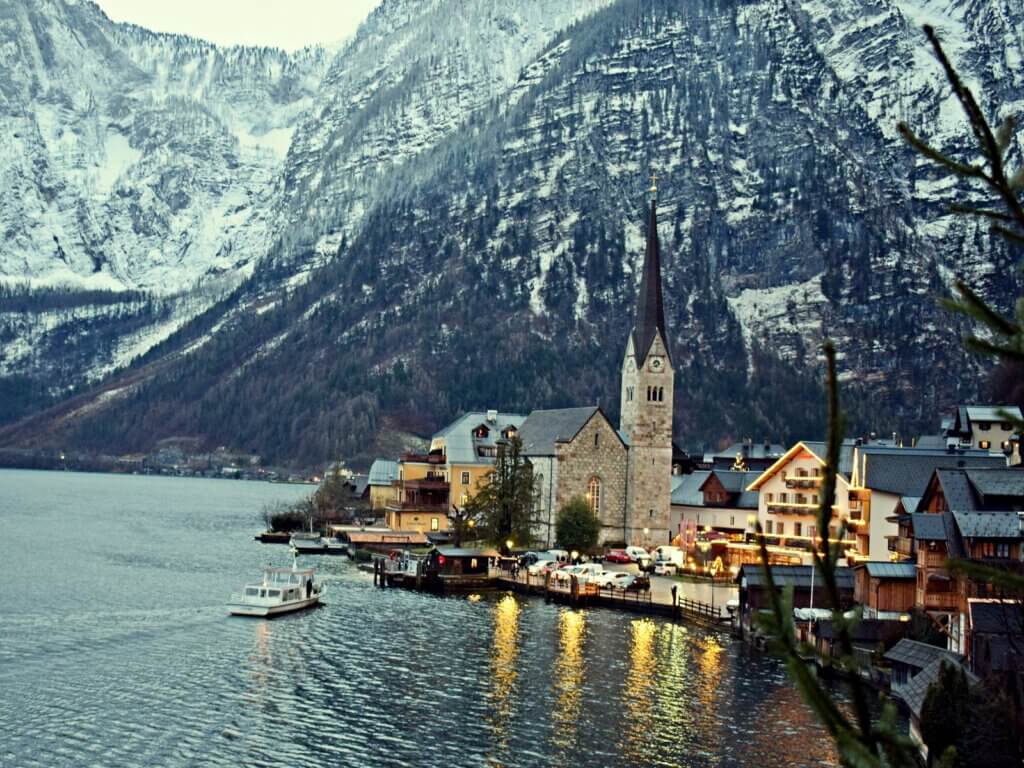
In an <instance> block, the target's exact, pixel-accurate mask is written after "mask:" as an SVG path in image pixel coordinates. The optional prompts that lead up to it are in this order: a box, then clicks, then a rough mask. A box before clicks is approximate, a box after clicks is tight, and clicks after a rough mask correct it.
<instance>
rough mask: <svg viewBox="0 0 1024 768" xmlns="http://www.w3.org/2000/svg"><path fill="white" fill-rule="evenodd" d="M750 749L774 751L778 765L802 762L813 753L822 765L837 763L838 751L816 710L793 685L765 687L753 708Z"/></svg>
mask: <svg viewBox="0 0 1024 768" xmlns="http://www.w3.org/2000/svg"><path fill="white" fill-rule="evenodd" d="M748 738H749V739H750V750H749V751H750V753H751V754H754V755H771V756H772V758H773V760H774V761H775V762H776V764H777V765H803V764H806V763H807V760H808V756H809V755H814V757H815V758H816V760H817V762H819V763H820V764H821V765H838V762H839V755H838V754H837V753H836V751H835V747H834V746H833V744H832V740H831V739H829V738H828V737H827V735H825V734H824V732H823V729H822V727H821V724H820V722H819V721H818V719H817V718H816V717H815V715H814V712H813V711H812V710H811V708H810V707H808V706H807V704H805V703H804V701H803V699H802V698H801V696H800V691H798V690H797V689H796V687H795V686H793V685H782V686H779V687H776V688H774V689H773V690H771V691H765V692H764V695H763V696H762V698H761V699H760V701H759V702H758V703H757V704H756V705H755V706H754V707H753V708H752V709H751V712H750V728H749V733H748Z"/></svg>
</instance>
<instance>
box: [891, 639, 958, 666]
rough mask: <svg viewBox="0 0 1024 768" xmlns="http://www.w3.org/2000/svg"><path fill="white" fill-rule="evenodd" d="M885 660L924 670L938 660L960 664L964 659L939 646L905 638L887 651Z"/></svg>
mask: <svg viewBox="0 0 1024 768" xmlns="http://www.w3.org/2000/svg"><path fill="white" fill-rule="evenodd" d="M883 658H885V659H888V660H889V661H894V662H896V663H897V664H906V665H907V666H908V667H915V668H917V669H924V668H925V667H927V666H928V665H929V664H931V663H932V662H933V661H935V660H936V659H949V660H950V661H952V662H954V663H957V664H959V663H960V662H961V661H963V658H964V657H963V656H960V655H959V654H956V653H953V652H952V651H948V650H946V649H945V648H940V647H939V646H937V645H929V644H928V643H922V642H919V641H917V640H911V639H909V638H906V637H904V638H902V639H901V640H900V641H899V642H898V643H896V645H894V646H893V647H892V648H890V649H889V650H888V651H886V653H885V656H884V657H883Z"/></svg>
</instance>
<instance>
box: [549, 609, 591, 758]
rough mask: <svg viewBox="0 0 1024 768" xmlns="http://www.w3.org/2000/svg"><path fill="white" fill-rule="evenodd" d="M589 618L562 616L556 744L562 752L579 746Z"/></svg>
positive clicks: (580, 614) (579, 613)
mask: <svg viewBox="0 0 1024 768" xmlns="http://www.w3.org/2000/svg"><path fill="white" fill-rule="evenodd" d="M585 629H586V615H585V614H584V613H583V612H582V611H567V610H566V611H562V612H561V613H560V614H559V617H558V645H559V649H558V658H556V659H555V706H554V707H553V708H552V712H551V716H552V720H553V721H554V728H553V729H552V739H551V742H552V745H553V746H554V747H555V748H557V749H559V750H566V749H572V748H573V747H574V746H575V744H576V728H577V725H578V723H579V721H580V717H581V715H582V712H580V704H581V702H582V698H583V635H584V631H585Z"/></svg>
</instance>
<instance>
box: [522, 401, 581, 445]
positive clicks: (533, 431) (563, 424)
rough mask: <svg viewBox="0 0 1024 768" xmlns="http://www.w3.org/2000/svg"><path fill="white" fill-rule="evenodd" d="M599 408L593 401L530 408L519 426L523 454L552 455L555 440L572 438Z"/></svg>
mask: <svg viewBox="0 0 1024 768" xmlns="http://www.w3.org/2000/svg"><path fill="white" fill-rule="evenodd" d="M600 410H601V409H600V408H598V407H597V406H596V405H588V406H584V407H582V408H556V409H554V410H547V411H533V412H532V413H530V415H529V416H527V417H526V421H524V422H523V425H522V426H521V427H520V428H519V439H520V440H522V441H523V453H524V454H525V455H526V456H554V455H555V443H563V442H568V441H570V440H572V439H573V438H574V437H576V435H577V434H578V433H579V431H580V430H581V429H583V427H584V425H586V423H587V422H588V421H590V419H591V418H592V417H593V415H594V414H595V413H598V412H599V411H600Z"/></svg>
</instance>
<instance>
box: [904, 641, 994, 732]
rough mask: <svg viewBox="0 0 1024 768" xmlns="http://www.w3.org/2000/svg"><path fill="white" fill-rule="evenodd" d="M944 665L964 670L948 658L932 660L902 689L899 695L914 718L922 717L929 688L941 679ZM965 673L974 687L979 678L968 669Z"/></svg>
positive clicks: (942, 657) (941, 657) (960, 665)
mask: <svg viewBox="0 0 1024 768" xmlns="http://www.w3.org/2000/svg"><path fill="white" fill-rule="evenodd" d="M942 664H954V665H955V666H959V667H960V668H961V669H963V665H962V664H958V663H956V662H955V661H953V660H951V659H949V658H948V657H947V656H940V657H939V658H937V659H934V660H932V661H931V662H930V663H929V664H928V666H926V667H924V669H922V670H921V671H920V672H918V673H917V674H916V675H914V676H913V677H912V678H910V682H908V683H907V684H906V685H905V686H903V687H902V688H900V691H899V695H900V697H901V698H902V699H903V700H904V701H905V702H907V706H908V707H909V708H910V711H911V712H913V713H914V717H920V716H921V706H922V705H923V704H924V697H925V696H927V695H928V688H929V687H931V684H932V683H934V682H935V681H936V680H938V679H939V670H940V668H941V666H942ZM964 672H966V674H967V680H968V683H969V684H971V685H973V684H975V683H977V682H978V678H977V677H975V676H974V675H973V674H971V673H970V672H968V671H967V670H966V669H965V670H964Z"/></svg>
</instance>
